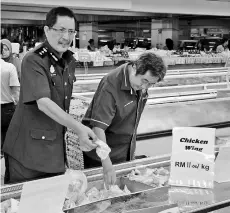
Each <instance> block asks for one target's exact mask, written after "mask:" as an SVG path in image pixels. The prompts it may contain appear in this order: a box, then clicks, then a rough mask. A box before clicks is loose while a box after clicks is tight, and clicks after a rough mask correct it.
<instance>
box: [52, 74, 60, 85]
mask: <svg viewBox="0 0 230 213" xmlns="http://www.w3.org/2000/svg"><path fill="white" fill-rule="evenodd" d="M51 81H52V84H53V86H55V87H60V86H61V85H62V80H61V78H60V76H58V75H56V76H52V77H51Z"/></svg>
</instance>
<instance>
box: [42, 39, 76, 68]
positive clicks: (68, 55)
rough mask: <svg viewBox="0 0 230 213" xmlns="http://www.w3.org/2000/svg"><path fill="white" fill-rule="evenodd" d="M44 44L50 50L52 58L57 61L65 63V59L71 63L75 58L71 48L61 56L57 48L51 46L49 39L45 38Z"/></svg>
mask: <svg viewBox="0 0 230 213" xmlns="http://www.w3.org/2000/svg"><path fill="white" fill-rule="evenodd" d="M44 46H45V47H46V48H47V50H48V51H49V53H50V55H51V56H52V58H53V59H54V60H55V61H56V62H57V63H60V64H61V65H63V63H64V62H63V60H65V61H66V62H67V63H69V62H70V61H72V60H73V52H71V51H70V50H67V51H66V52H64V53H63V54H62V57H60V56H59V53H58V52H57V51H56V50H54V48H53V47H51V45H50V44H49V42H48V41H47V40H45V42H44Z"/></svg>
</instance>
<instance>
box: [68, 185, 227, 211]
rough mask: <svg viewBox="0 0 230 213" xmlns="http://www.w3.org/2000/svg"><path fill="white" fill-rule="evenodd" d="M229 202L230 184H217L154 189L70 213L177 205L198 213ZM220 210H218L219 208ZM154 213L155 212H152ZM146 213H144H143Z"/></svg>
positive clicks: (225, 209)
mask: <svg viewBox="0 0 230 213" xmlns="http://www.w3.org/2000/svg"><path fill="white" fill-rule="evenodd" d="M227 200H228V201H229V202H228V205H229V206H230V182H227V183H220V184H219V183H215V186H214V189H197V188H185V187H170V186H169V187H161V188H157V189H152V190H150V191H148V192H145V193H142V194H140V195H139V196H138V197H132V198H131V199H129V200H123V201H122V200H113V199H112V200H111V205H110V206H109V207H108V208H107V209H106V210H104V211H103V210H102V209H103V206H106V204H107V205H109V203H108V202H107V203H106V202H104V203H103V202H98V203H96V204H91V205H87V206H85V207H84V206H83V207H80V208H75V209H74V210H71V211H70V212H69V213H76V212H82V213H87V212H90V213H96V212H101V213H102V212H103V213H114V212H116V213H118V212H125V211H130V210H134V209H141V208H153V207H157V206H162V205H170V204H172V203H177V204H178V207H179V209H180V211H181V212H194V213H195V212H196V209H197V210H198V209H203V211H202V212H207V211H205V209H206V208H207V207H208V206H210V205H213V206H214V205H218V204H220V203H221V202H223V201H227ZM217 209H218V208H217ZM153 210H154V209H153ZM152 212H154V211H152ZM217 212H218V213H229V212H230V207H226V208H223V209H219V210H217V211H215V213H217ZM143 213H144V212H143Z"/></svg>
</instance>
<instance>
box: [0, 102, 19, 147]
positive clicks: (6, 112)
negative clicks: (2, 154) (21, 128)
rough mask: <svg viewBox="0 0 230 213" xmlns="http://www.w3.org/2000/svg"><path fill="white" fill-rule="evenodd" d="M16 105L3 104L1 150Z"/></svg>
mask: <svg viewBox="0 0 230 213" xmlns="http://www.w3.org/2000/svg"><path fill="white" fill-rule="evenodd" d="M15 107H16V106H15V105H14V103H8V104H1V149H2V147H3V144H4V141H5V137H6V132H7V130H8V127H9V125H10V121H11V119H12V117H13V114H14V111H15Z"/></svg>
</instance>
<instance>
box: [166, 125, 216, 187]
mask: <svg viewBox="0 0 230 213" xmlns="http://www.w3.org/2000/svg"><path fill="white" fill-rule="evenodd" d="M214 144H215V129H213V128H198V127H176V128H173V142H172V156H171V172H170V178H169V184H170V185H175V186H188V187H200V188H213V179H214V159H215V155H214Z"/></svg>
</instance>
